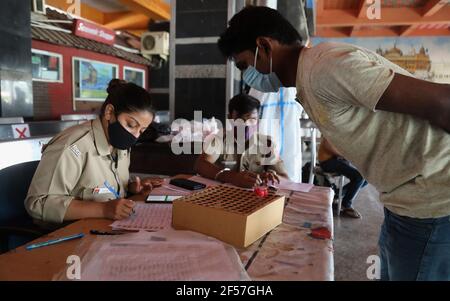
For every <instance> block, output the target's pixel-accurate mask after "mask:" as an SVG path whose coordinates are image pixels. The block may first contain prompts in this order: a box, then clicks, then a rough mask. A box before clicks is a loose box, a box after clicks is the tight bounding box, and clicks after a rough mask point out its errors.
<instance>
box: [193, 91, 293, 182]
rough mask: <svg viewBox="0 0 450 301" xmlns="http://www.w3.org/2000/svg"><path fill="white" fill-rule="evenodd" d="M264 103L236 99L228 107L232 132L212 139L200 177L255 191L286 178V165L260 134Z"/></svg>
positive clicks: (243, 96) (198, 167)
mask: <svg viewBox="0 0 450 301" xmlns="http://www.w3.org/2000/svg"><path fill="white" fill-rule="evenodd" d="M259 108H260V103H259V101H258V100H257V99H255V98H254V97H252V96H250V95H246V94H240V95H236V96H234V97H233V98H232V99H231V100H230V102H229V105H228V112H229V115H228V123H229V125H228V130H227V131H226V132H225V134H224V135H217V136H214V137H208V138H207V139H206V141H205V144H204V153H203V154H202V155H200V157H199V158H198V159H197V162H196V164H195V171H196V172H197V173H199V174H200V175H202V176H204V177H206V178H210V179H214V180H217V181H221V182H226V183H232V184H234V185H236V186H239V187H244V188H251V187H253V186H255V185H259V184H262V183H269V182H279V179H280V177H286V171H285V167H284V164H283V161H282V160H281V159H280V158H279V157H278V156H276V151H275V149H276V146H275V145H274V143H273V141H272V140H271V138H270V137H269V136H266V135H262V134H259V133H258V116H259Z"/></svg>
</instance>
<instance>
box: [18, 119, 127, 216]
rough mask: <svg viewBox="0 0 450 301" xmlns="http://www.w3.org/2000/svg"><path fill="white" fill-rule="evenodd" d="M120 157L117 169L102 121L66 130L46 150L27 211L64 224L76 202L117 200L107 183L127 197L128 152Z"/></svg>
mask: <svg viewBox="0 0 450 301" xmlns="http://www.w3.org/2000/svg"><path fill="white" fill-rule="evenodd" d="M114 152H115V151H114ZM117 157H118V159H117V168H116V163H115V162H116V161H115V160H114V159H113V156H112V155H111V152H110V148H109V144H108V141H107V138H106V136H105V132H104V131H103V128H102V124H101V121H100V119H99V118H98V119H96V120H93V121H88V122H86V123H83V124H80V125H76V126H73V127H70V128H68V129H66V130H64V131H63V132H61V133H60V134H58V135H57V136H55V137H54V138H53V139H52V140H51V141H50V142H49V143H48V144H47V145H45V146H44V148H43V153H42V158H41V161H40V163H39V166H38V168H37V170H36V173H35V174H34V177H33V180H32V182H31V185H30V188H29V190H28V195H27V198H26V199H25V208H26V209H27V211H28V213H29V214H30V215H31V216H32V217H33V218H34V219H36V220H39V221H44V222H51V223H62V222H63V219H64V216H65V214H66V210H67V208H68V207H69V204H70V202H71V201H72V200H73V199H78V200H84V201H98V202H105V201H108V200H109V199H115V198H116V197H115V196H114V194H113V193H111V192H110V191H109V190H108V189H107V188H106V187H105V185H104V182H105V180H106V181H107V182H108V183H109V185H111V186H112V187H114V189H115V190H116V191H117V192H119V194H120V196H121V197H124V196H125V195H126V189H127V187H128V180H129V171H128V168H129V165H130V158H129V151H127V150H124V151H122V150H117Z"/></svg>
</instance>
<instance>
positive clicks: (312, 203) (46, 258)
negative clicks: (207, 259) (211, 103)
mask: <svg viewBox="0 0 450 301" xmlns="http://www.w3.org/2000/svg"><path fill="white" fill-rule="evenodd" d="M279 193H281V194H283V195H285V196H286V206H285V210H284V215H283V223H282V224H281V225H279V226H278V227H276V228H275V229H273V230H272V231H271V232H269V233H268V234H266V235H264V236H263V237H262V238H261V239H259V240H258V241H256V242H255V243H253V244H252V245H251V246H249V247H248V248H246V249H237V250H236V251H237V252H238V254H239V256H240V258H241V261H242V264H243V266H244V267H245V268H246V270H247V273H248V274H249V276H250V278H251V279H252V280H334V260H333V243H332V239H317V238H313V237H311V236H310V233H311V229H313V228H317V227H326V228H327V229H329V230H330V232H331V234H332V235H333V214H332V206H331V205H332V200H333V192H332V190H331V189H329V188H324V187H317V186H315V187H313V188H312V189H311V191H310V192H307V193H305V192H294V191H287V190H280V191H279ZM111 223H112V221H111V220H107V219H85V220H79V221H76V222H74V223H72V224H69V225H68V226H66V227H64V228H61V229H58V230H56V231H54V232H52V233H49V234H48V235H45V236H43V237H40V238H38V239H36V240H35V241H34V242H33V243H36V242H41V241H46V240H49V239H54V238H59V237H63V236H68V235H73V234H77V233H80V232H83V233H84V234H85V235H86V237H85V238H82V239H76V240H72V241H67V242H64V243H60V244H55V245H51V246H47V247H43V248H38V249H34V250H31V251H27V250H26V249H25V247H24V246H21V247H19V248H17V249H14V250H11V251H10V252H8V253H5V254H3V255H0V280H51V279H53V278H54V276H55V275H56V274H57V273H60V272H61V271H62V270H63V269H64V268H65V267H66V266H67V264H66V260H67V257H68V256H70V255H80V254H77V253H76V252H77V249H78V248H77V247H78V246H79V245H80V243H82V241H83V240H86V239H89V236H92V235H91V234H89V231H90V230H91V229H98V230H104V231H110V230H111V227H110V225H111ZM124 280H125V279H124Z"/></svg>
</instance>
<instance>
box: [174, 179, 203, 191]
mask: <svg viewBox="0 0 450 301" xmlns="http://www.w3.org/2000/svg"><path fill="white" fill-rule="evenodd" d="M169 183H170V184H172V185H174V186H178V187H181V188H184V189H189V190H199V189H203V188H206V185H205V184H203V183H199V182H195V181H191V180H187V179H172V180H170V182H169Z"/></svg>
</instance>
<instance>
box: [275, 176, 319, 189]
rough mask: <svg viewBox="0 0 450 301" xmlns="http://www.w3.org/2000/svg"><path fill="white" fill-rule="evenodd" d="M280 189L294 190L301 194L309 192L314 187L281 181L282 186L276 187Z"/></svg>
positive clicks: (277, 185)
mask: <svg viewBox="0 0 450 301" xmlns="http://www.w3.org/2000/svg"><path fill="white" fill-rule="evenodd" d="M275 186H276V187H277V188H278V189H286V190H293V191H299V192H309V191H310V190H311V188H313V187H314V185H312V184H306V183H295V182H291V181H289V180H284V179H282V180H281V181H280V184H276V185H275Z"/></svg>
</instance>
